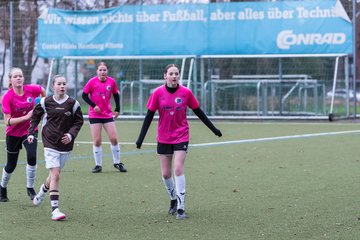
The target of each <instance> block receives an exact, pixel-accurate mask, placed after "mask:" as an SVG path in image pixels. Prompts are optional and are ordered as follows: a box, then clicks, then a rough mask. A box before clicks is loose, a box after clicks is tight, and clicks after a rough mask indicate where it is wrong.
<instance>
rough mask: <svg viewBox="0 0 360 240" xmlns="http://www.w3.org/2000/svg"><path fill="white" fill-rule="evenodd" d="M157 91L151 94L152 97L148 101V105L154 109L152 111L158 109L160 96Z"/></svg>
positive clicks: (150, 108)
mask: <svg viewBox="0 0 360 240" xmlns="http://www.w3.org/2000/svg"><path fill="white" fill-rule="evenodd" d="M156 93H157V91H154V92H153V93H152V94H151V95H150V98H149V100H148V102H147V105H146V107H147V108H148V109H149V110H150V111H152V112H155V111H156V110H157V109H158V101H157V99H158V97H157V94H156Z"/></svg>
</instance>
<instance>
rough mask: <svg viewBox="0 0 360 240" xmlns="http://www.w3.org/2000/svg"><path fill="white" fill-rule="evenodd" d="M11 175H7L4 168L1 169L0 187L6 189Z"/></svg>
mask: <svg viewBox="0 0 360 240" xmlns="http://www.w3.org/2000/svg"><path fill="white" fill-rule="evenodd" d="M11 174H12V173H7V172H6V171H5V168H3V173H2V177H1V183H0V185H1V186H2V187H3V188H6V187H7V185H8V183H9V180H10V177H11Z"/></svg>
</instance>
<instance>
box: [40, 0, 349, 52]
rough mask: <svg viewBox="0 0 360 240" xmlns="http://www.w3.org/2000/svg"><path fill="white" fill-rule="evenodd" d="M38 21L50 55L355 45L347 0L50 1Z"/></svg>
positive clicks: (313, 49) (42, 41)
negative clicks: (75, 7)
mask: <svg viewBox="0 0 360 240" xmlns="http://www.w3.org/2000/svg"><path fill="white" fill-rule="evenodd" d="M38 24H39V26H38V27H39V28H38V46H37V47H38V55H39V56H40V57H46V58H52V57H55V58H59V57H63V56H149V55H151V56H153V55H159V56H160V55H259V54H261V55H263V54H265V55H266V54H281V55H282V54H284V55H288V54H344V53H346V54H349V53H352V23H351V21H350V20H349V18H348V16H347V14H346V12H345V10H344V8H343V7H342V5H341V3H340V1H325V0H317V1H286V2H239V3H212V4H186V5H151V6H139V5H126V6H121V7H118V8H111V9H106V10H102V11H64V10H60V9H53V8H50V9H48V11H47V12H46V13H44V14H42V15H41V16H40V17H39V19H38Z"/></svg>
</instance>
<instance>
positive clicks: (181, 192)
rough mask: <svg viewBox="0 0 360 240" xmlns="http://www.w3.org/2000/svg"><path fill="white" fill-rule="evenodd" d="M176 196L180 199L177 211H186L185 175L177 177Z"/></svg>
mask: <svg viewBox="0 0 360 240" xmlns="http://www.w3.org/2000/svg"><path fill="white" fill-rule="evenodd" d="M175 182H176V195H177V198H178V201H177V202H178V206H177V209H183V210H185V175H181V176H175Z"/></svg>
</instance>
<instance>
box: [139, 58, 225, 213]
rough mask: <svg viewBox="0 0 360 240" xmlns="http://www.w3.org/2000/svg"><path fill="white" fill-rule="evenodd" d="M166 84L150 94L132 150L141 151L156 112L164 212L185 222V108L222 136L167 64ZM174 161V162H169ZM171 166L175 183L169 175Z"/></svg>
mask: <svg viewBox="0 0 360 240" xmlns="http://www.w3.org/2000/svg"><path fill="white" fill-rule="evenodd" d="M164 79H165V81H166V83H165V84H164V85H162V86H160V87H158V88H156V89H155V91H154V92H153V93H152V94H151V96H150V98H149V100H148V103H147V108H148V111H147V114H146V116H145V119H144V122H143V125H142V128H141V132H140V134H139V137H138V140H137V141H136V147H137V148H139V149H140V148H141V145H142V143H143V141H144V138H145V135H146V133H147V131H148V129H149V127H150V124H151V121H152V119H153V117H154V114H155V112H156V110H157V111H158V112H159V122H158V128H157V141H158V143H157V153H158V154H159V156H160V164H161V174H162V179H163V182H164V185H165V187H166V189H167V193H168V195H169V197H170V208H169V211H168V213H169V214H171V215H173V214H175V213H176V218H177V219H185V218H187V215H186V213H185V175H184V169H185V158H186V153H187V149H188V144H189V138H190V137H189V124H188V122H187V119H186V109H187V107H189V108H190V109H192V110H193V112H194V113H195V114H196V115H197V116H198V118H199V119H200V120H201V121H202V122H203V123H204V124H205V125H206V126H207V127H208V128H209V129H210V130H211V131H212V132H213V133H214V134H215V135H216V136H218V137H221V136H222V134H221V132H220V130H219V129H217V128H216V127H215V126H214V125H213V124H212V122H211V121H210V120H209V118H208V117H207V116H206V115H205V113H204V112H203V111H202V110H201V108H200V107H199V103H198V101H197V99H196V98H195V96H194V94H193V93H192V92H191V90H189V89H188V88H186V87H184V86H182V85H180V84H179V79H180V73H179V67H178V66H177V65H175V64H169V65H167V66H166V67H165V70H164ZM173 160H174V163H173ZM173 164H174V175H175V181H174V178H173V176H172V165H173Z"/></svg>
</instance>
